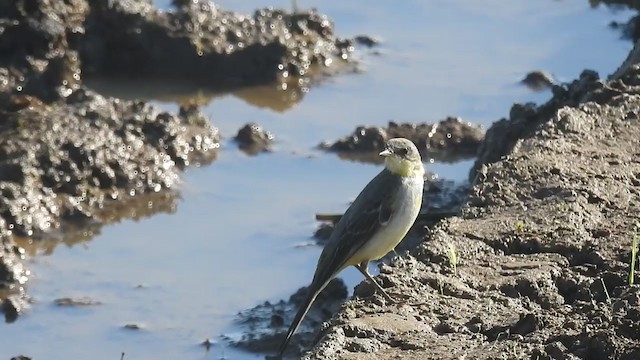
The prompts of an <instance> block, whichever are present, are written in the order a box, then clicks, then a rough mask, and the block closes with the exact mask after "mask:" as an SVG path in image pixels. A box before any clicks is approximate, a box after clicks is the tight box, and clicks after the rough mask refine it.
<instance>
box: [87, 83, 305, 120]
mask: <svg viewBox="0 0 640 360" xmlns="http://www.w3.org/2000/svg"><path fill="white" fill-rule="evenodd" d="M85 82H86V84H87V86H89V87H90V88H92V89H94V90H96V91H98V92H99V93H101V94H103V95H108V96H115V97H120V98H124V99H138V100H144V101H159V102H163V103H175V104H179V105H197V106H206V105H208V104H209V103H211V102H212V101H215V99H216V98H220V97H226V96H233V97H235V98H238V99H240V100H242V101H243V102H244V103H245V104H247V105H251V106H255V107H258V108H265V109H268V110H271V111H275V112H284V111H287V110H289V109H291V108H292V107H293V106H294V105H295V104H296V103H298V102H300V101H302V99H303V98H304V94H305V93H306V92H307V91H308V89H306V88H299V87H288V88H287V89H286V90H283V89H282V87H281V85H280V84H271V85H263V86H256V87H252V88H248V89H238V90H229V91H225V90H212V89H203V88H199V87H196V86H195V85H193V84H190V83H186V82H185V83H180V82H177V81H174V82H171V83H169V84H168V83H166V82H162V81H159V80H143V79H102V78H89V79H87V80H86V81H85Z"/></svg>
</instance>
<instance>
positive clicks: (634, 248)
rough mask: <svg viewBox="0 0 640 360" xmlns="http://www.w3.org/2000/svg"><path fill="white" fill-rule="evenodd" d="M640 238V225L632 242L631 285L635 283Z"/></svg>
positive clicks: (637, 225) (637, 226)
mask: <svg viewBox="0 0 640 360" xmlns="http://www.w3.org/2000/svg"><path fill="white" fill-rule="evenodd" d="M639 237H640V224H636V228H635V231H634V234H633V239H632V240H631V268H630V269H629V285H633V283H634V279H633V278H634V273H635V271H636V258H637V257H638V238H639Z"/></svg>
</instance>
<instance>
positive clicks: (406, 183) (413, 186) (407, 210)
mask: <svg viewBox="0 0 640 360" xmlns="http://www.w3.org/2000/svg"><path fill="white" fill-rule="evenodd" d="M380 156H382V157H383V158H384V164H385V166H384V169H382V171H380V173H378V175H376V176H375V177H374V178H373V179H372V180H371V181H370V182H369V183H368V184H367V185H366V186H365V187H364V189H363V190H362V191H361V192H360V194H359V195H358V196H357V197H356V199H355V200H354V201H353V203H352V204H351V206H349V208H348V209H347V211H346V212H345V213H344V215H343V216H342V217H341V218H340V221H339V222H338V224H336V226H335V228H334V230H333V232H332V233H331V237H330V238H329V241H328V242H327V244H326V245H325V247H324V249H323V251H322V253H321V254H320V258H319V259H318V264H317V267H316V271H315V274H314V275H313V280H312V281H311V285H309V287H308V294H307V297H306V298H305V300H304V302H303V303H302V304H301V306H300V308H299V309H298V312H297V313H296V316H295V317H294V319H293V321H292V323H291V326H290V327H289V329H288V331H287V335H286V336H285V338H284V340H283V341H282V344H281V346H280V348H279V353H278V354H279V357H282V355H283V354H284V352H285V350H286V349H287V346H288V344H289V342H290V341H291V338H292V336H293V334H294V333H295V332H296V330H297V329H298V326H300V323H301V322H302V320H303V319H304V317H305V315H306V314H307V312H308V311H309V308H310V307H311V305H312V304H313V302H314V301H315V299H316V297H317V296H318V294H319V293H320V292H321V291H322V290H323V289H324V288H325V286H327V284H328V283H329V281H331V280H332V279H333V278H334V277H335V276H336V275H338V273H339V272H340V271H342V270H343V269H345V268H347V267H349V266H355V267H356V269H358V270H359V271H360V272H361V273H362V275H364V277H365V278H366V279H367V280H369V281H370V282H371V283H372V284H373V285H375V287H376V288H377V290H378V291H379V292H380V294H381V295H382V296H383V297H384V298H385V299H386V300H387V301H388V302H390V303H393V302H394V300H393V298H392V297H391V296H389V294H387V292H386V291H385V290H384V289H383V288H382V286H380V285H379V284H378V283H377V282H376V281H375V280H374V279H373V278H372V277H371V274H369V270H368V265H369V261H372V260H378V259H380V258H382V257H383V256H385V255H386V254H387V253H389V251H391V250H393V249H395V247H396V246H397V245H398V243H400V241H401V240H402V239H403V238H404V236H405V235H406V234H407V232H409V229H410V228H411V226H412V225H413V223H414V222H415V220H416V217H417V216H418V213H419V212H420V207H421V205H422V190H423V187H424V166H423V165H422V159H421V157H420V152H419V151H418V149H417V147H416V146H415V144H414V143H413V142H411V141H410V140H408V139H405V138H393V139H389V140H388V141H387V142H386V143H385V148H384V150H383V151H382V152H381V153H380Z"/></svg>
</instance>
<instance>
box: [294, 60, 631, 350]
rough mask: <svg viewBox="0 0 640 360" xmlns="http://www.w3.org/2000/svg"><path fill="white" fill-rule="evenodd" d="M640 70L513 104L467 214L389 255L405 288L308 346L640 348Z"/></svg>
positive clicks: (353, 304)
mask: <svg viewBox="0 0 640 360" xmlns="http://www.w3.org/2000/svg"><path fill="white" fill-rule="evenodd" d="M638 84H640V68H639V67H638V66H637V65H635V66H631V67H629V69H628V71H627V72H626V73H624V74H623V75H621V76H620V78H619V79H618V80H615V81H604V80H600V79H599V78H598V76H597V74H595V73H594V72H589V71H586V72H584V73H583V74H582V75H581V76H580V78H579V79H578V80H576V81H574V82H572V83H571V84H568V85H563V86H554V97H553V98H552V99H551V100H550V101H549V102H548V103H546V104H544V105H541V106H533V105H524V106H523V105H517V106H514V109H512V112H511V117H510V119H508V120H502V121H499V122H498V123H496V124H495V125H494V126H493V127H492V128H491V129H489V130H488V132H487V136H486V139H485V142H484V143H483V146H482V149H481V150H480V159H479V160H478V164H477V166H476V167H475V168H474V170H473V173H472V174H471V178H472V179H475V181H474V183H473V185H472V188H471V190H470V196H469V198H468V200H467V202H466V205H465V206H464V207H463V210H462V214H461V216H459V217H453V218H450V219H448V220H445V221H443V222H442V223H440V224H439V225H437V226H436V227H435V229H433V230H432V231H431V233H430V235H428V236H426V237H425V238H424V241H423V243H422V244H420V245H419V246H417V247H416V248H415V249H414V250H412V251H411V253H410V255H409V256H406V257H403V258H401V259H397V260H396V261H394V262H392V263H391V264H390V265H383V266H382V268H381V273H382V274H381V275H380V277H379V279H380V281H381V282H382V283H383V284H384V287H386V288H387V290H388V291H389V292H391V293H393V294H399V295H401V297H402V299H404V300H403V301H401V302H400V303H399V304H392V305H389V304H382V303H381V302H380V301H379V300H378V299H377V297H374V298H358V297H356V298H355V299H353V300H350V301H348V302H347V303H346V304H345V305H344V306H343V308H342V310H341V311H340V312H339V313H338V314H337V315H335V316H334V317H333V319H332V320H331V322H330V324H329V326H325V327H323V328H322V331H321V334H320V335H319V336H318V339H319V340H318V342H317V344H316V345H315V346H314V347H313V348H312V350H311V351H310V352H309V353H307V354H306V356H305V357H304V358H305V359H369V358H371V356H372V355H371V354H372V353H375V357H376V358H381V359H387V358H412V359H460V358H465V357H466V358H473V359H489V358H500V357H501V356H504V357H506V358H514V359H536V358H539V359H549V358H553V359H560V358H567V359H569V358H598V359H636V358H640V345H639V344H640V286H639V285H638V277H637V271H638V269H636V276H635V278H634V280H633V283H630V274H631V264H632V241H633V239H634V238H636V239H638V237H640V233H639V231H640V230H639V229H638V225H637V221H638V219H639V215H638V214H640V86H639V85H638ZM635 263H636V266H637V263H638V262H637V261H636V262H635ZM356 294H357V293H356Z"/></svg>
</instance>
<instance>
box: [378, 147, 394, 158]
mask: <svg viewBox="0 0 640 360" xmlns="http://www.w3.org/2000/svg"><path fill="white" fill-rule="evenodd" d="M389 155H391V151H389V149H384V150H382V152H381V153H380V156H382V157H387V156H389Z"/></svg>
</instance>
